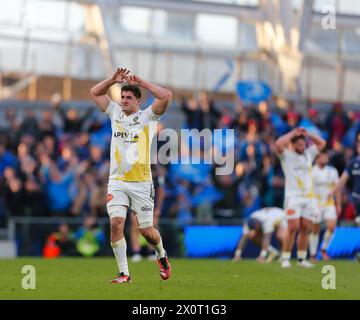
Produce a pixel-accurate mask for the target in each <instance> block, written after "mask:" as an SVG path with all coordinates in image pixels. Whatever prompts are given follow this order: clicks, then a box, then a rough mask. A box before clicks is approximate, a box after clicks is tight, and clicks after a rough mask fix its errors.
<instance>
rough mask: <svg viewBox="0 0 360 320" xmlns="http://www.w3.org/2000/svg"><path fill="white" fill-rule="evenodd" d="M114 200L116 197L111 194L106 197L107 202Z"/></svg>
mask: <svg viewBox="0 0 360 320" xmlns="http://www.w3.org/2000/svg"><path fill="white" fill-rule="evenodd" d="M113 198H114V196H113V195H112V194H111V193H109V194H108V195H107V197H106V202H110V201H111V200H112V199H113Z"/></svg>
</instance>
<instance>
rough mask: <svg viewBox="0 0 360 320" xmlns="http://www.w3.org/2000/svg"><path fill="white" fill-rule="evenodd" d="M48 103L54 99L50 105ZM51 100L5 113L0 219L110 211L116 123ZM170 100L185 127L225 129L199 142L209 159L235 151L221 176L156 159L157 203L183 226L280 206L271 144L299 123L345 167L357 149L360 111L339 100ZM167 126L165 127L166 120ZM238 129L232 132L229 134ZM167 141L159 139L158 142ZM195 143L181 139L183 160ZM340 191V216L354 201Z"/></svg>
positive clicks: (0, 125)
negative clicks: (317, 103)
mask: <svg viewBox="0 0 360 320" xmlns="http://www.w3.org/2000/svg"><path fill="white" fill-rule="evenodd" d="M50 104H51V105H50ZM50 104H49V107H48V108H45V109H41V110H35V109H30V108H26V109H24V110H22V109H18V108H6V109H4V110H3V117H2V119H1V121H0V226H4V225H5V223H6V217H8V216H53V217H64V216H65V217H66V216H82V217H87V216H93V217H106V216H107V215H106V186H107V178H108V171H109V148H110V140H111V126H110V121H109V119H108V117H107V116H106V115H104V114H102V113H101V112H100V111H98V110H97V109H96V108H95V107H94V106H93V105H91V104H90V103H89V105H88V106H87V107H85V108H74V107H71V106H69V105H68V104H66V103H64V102H61V101H60V100H59V99H54V100H53V101H52V102H51V103H50ZM171 108H179V110H180V111H179V112H181V113H182V114H183V118H184V122H183V125H182V128H184V129H186V128H187V129H198V130H202V129H210V130H214V129H219V130H220V131H219V132H220V133H221V134H220V135H214V134H213V139H212V144H211V146H210V148H209V146H206V145H205V144H201V145H200V148H199V150H192V154H193V156H194V155H195V156H196V157H199V158H201V157H203V156H204V155H205V154H206V153H208V152H212V153H213V154H217V155H219V154H220V155H221V154H222V155H224V154H226V152H228V153H229V152H231V149H232V148H231V147H232V146H234V147H235V149H234V151H235V154H234V156H235V165H234V170H233V173H232V174H229V175H217V174H216V170H215V169H216V167H217V166H219V165H216V164H205V163H200V164H181V163H178V164H176V163H173V164H166V165H161V164H157V165H153V166H152V171H153V177H154V179H155V180H156V181H157V183H156V185H157V188H161V190H162V191H163V193H162V194H164V196H163V199H161V201H160V202H161V205H160V204H159V206H160V207H158V208H157V209H158V210H160V211H161V216H162V217H167V218H171V219H174V221H176V222H177V223H178V224H179V225H185V224H189V223H202V224H211V223H212V222H213V219H214V218H219V219H227V218H234V217H235V218H241V217H247V216H249V215H250V214H251V213H252V212H253V211H254V210H256V209H258V208H260V207H264V206H279V207H282V205H283V194H284V193H283V191H284V190H283V187H284V177H283V173H282V170H281V166H280V163H279V160H278V158H277V156H276V154H275V152H274V142H275V139H276V138H277V137H278V136H279V135H282V134H284V133H286V132H288V131H289V130H291V129H292V128H294V127H296V126H304V127H306V128H307V129H308V130H315V131H316V132H318V133H320V134H322V135H323V137H325V138H326V139H327V141H328V148H329V152H330V159H331V160H330V161H331V164H332V165H333V166H335V167H336V169H337V170H338V171H339V173H340V174H341V173H342V171H343V170H344V168H345V166H346V164H348V163H349V161H350V159H351V158H352V157H353V155H354V151H353V147H354V146H353V144H354V141H355V140H356V137H357V135H358V133H359V131H360V130H359V128H360V127H359V123H360V122H359V114H358V113H356V112H355V111H346V110H345V108H344V106H343V105H342V104H340V103H335V104H334V105H333V106H329V108H328V109H327V110H326V111H321V112H319V110H317V109H315V108H314V107H312V106H311V105H308V106H307V107H306V108H305V110H302V111H301V112H299V108H297V106H296V105H295V103H293V102H288V107H287V108H279V107H277V106H276V103H275V102H273V101H270V102H268V103H265V102H263V103H260V104H259V105H240V104H236V105H233V106H232V107H228V106H227V107H225V106H224V105H223V104H222V103H219V102H215V101H212V100H211V99H210V98H209V97H208V96H207V95H206V94H205V93H202V94H200V95H199V97H198V98H197V99H185V98H183V99H180V101H176V102H175V103H174V105H173V106H171ZM159 128H160V129H161V128H162V126H159ZM227 129H234V133H235V136H234V137H232V136H231V135H229V136H227V135H226V130H227ZM160 147H161V144H160V143H159V144H158V148H160ZM191 147H192V143H191V139H190V141H187V142H186V141H185V142H184V141H181V150H180V152H179V154H180V158H181V157H184V156H186V155H188V154H189V153H190V149H191ZM349 200H350V195H349V194H347V193H344V195H343V212H342V216H341V220H351V219H352V218H353V216H354V207H353V206H352V204H351V201H349Z"/></svg>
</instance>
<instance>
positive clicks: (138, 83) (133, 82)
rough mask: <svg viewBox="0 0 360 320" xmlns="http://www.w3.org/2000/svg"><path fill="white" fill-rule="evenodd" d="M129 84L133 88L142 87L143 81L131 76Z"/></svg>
mask: <svg viewBox="0 0 360 320" xmlns="http://www.w3.org/2000/svg"><path fill="white" fill-rule="evenodd" d="M127 82H128V84H129V85H131V86H141V79H140V77H138V76H135V75H133V76H129V77H127Z"/></svg>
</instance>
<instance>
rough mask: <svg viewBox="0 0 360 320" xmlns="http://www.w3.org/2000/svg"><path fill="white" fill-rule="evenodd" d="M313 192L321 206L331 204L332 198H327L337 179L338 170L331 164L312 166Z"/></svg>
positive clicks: (332, 202) (332, 203)
mask: <svg viewBox="0 0 360 320" xmlns="http://www.w3.org/2000/svg"><path fill="white" fill-rule="evenodd" d="M312 176H313V181H314V194H315V198H316V200H317V203H318V205H319V206H321V207H326V206H333V205H334V200H333V199H331V200H328V196H329V193H330V192H331V190H332V189H333V187H334V186H335V184H336V183H337V182H338V181H339V173H338V171H337V170H336V169H335V168H334V167H331V166H325V167H324V168H323V169H321V168H320V167H319V166H317V165H315V166H314V167H313V172H312Z"/></svg>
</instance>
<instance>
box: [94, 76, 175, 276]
mask: <svg viewBox="0 0 360 320" xmlns="http://www.w3.org/2000/svg"><path fill="white" fill-rule="evenodd" d="M125 82H127V84H125V85H124V86H122V88H121V100H120V101H119V104H118V103H116V102H114V101H112V100H111V99H110V97H109V96H108V95H107V92H108V90H109V88H110V87H111V86H112V85H114V84H123V83H125ZM140 88H143V89H145V90H149V91H150V92H151V94H152V95H153V96H154V97H155V98H156V99H155V101H154V103H153V104H152V105H151V106H149V107H148V108H146V109H145V110H140V101H141V89H140ZM90 94H91V98H92V99H93V101H94V102H95V103H96V105H97V106H98V107H99V108H100V110H101V111H103V112H105V113H107V114H108V115H109V117H110V120H111V128H112V139H111V151H110V176H109V183H108V196H107V211H108V214H109V217H110V228H111V233H110V241H111V246H112V248H113V251H114V255H115V258H116V261H117V264H118V268H119V276H118V277H117V278H116V279H114V280H112V282H113V283H126V282H131V278H130V273H129V268H128V263H127V255H126V250H127V245H126V240H125V237H124V225H125V219H126V215H127V211H128V208H130V210H131V213H132V214H134V215H135V217H136V221H137V225H138V228H139V231H140V233H141V234H142V235H143V237H144V238H145V239H146V240H147V242H148V243H149V244H151V245H152V246H153V247H154V249H155V252H156V255H157V262H158V265H159V268H160V277H161V279H163V280H167V279H168V278H169V277H170V275H171V266H170V263H169V260H168V257H167V254H166V251H165V249H164V247H163V243H162V239H161V236H160V233H159V231H158V230H157V229H155V228H154V226H153V211H154V196H155V195H154V186H153V182H152V177H151V169H150V147H151V141H152V138H153V137H154V135H155V133H156V126H157V124H158V122H159V119H160V117H161V115H163V114H164V113H165V111H166V109H167V107H168V105H169V103H170V101H171V99H172V93H171V92H170V91H169V90H167V89H164V88H162V87H160V86H157V85H155V84H152V83H150V82H147V81H145V80H143V79H141V78H140V77H138V76H135V75H130V71H129V70H127V69H117V71H116V72H115V73H114V75H113V76H112V77H110V78H108V79H106V80H104V81H102V82H100V83H99V84H97V85H95V86H94V87H93V88H92V89H91V90H90Z"/></svg>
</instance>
